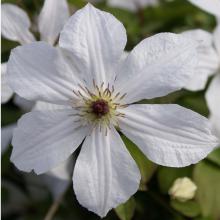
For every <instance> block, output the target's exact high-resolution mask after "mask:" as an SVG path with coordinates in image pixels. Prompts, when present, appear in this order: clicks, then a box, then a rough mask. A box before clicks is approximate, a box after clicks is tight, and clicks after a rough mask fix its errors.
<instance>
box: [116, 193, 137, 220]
mask: <svg viewBox="0 0 220 220" xmlns="http://www.w3.org/2000/svg"><path fill="white" fill-rule="evenodd" d="M135 207H136V203H135V200H134V198H133V197H131V198H130V199H129V200H128V201H127V202H126V203H124V204H121V205H120V206H118V207H117V208H115V212H116V214H117V215H118V217H119V218H120V219H121V220H130V219H132V217H133V216H134V212H135Z"/></svg>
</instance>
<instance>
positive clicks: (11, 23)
mask: <svg viewBox="0 0 220 220" xmlns="http://www.w3.org/2000/svg"><path fill="white" fill-rule="evenodd" d="M1 9H2V35H3V36H4V37H5V38H7V39H9V40H13V41H18V42H20V43H21V44H26V43H30V42H33V41H35V38H34V36H33V35H32V33H31V32H30V31H29V28H30V26H31V24H30V20H29V18H28V15H27V14H26V12H25V11H23V10H22V9H21V8H19V7H18V6H16V5H12V4H2V5H1Z"/></svg>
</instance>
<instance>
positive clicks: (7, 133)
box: [1, 124, 16, 153]
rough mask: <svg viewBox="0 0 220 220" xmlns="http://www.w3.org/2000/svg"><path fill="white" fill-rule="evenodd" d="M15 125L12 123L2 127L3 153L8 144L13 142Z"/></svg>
mask: <svg viewBox="0 0 220 220" xmlns="http://www.w3.org/2000/svg"><path fill="white" fill-rule="evenodd" d="M15 126H16V125H15V124H11V125H7V126H4V127H2V128H1V153H4V152H5V151H6V149H7V147H8V145H9V144H10V143H11V139H12V134H13V130H14V128H15Z"/></svg>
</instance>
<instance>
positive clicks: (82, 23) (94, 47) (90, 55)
mask: <svg viewBox="0 0 220 220" xmlns="http://www.w3.org/2000/svg"><path fill="white" fill-rule="evenodd" d="M126 40H127V38H126V31H125V29H124V26H123V25H122V24H121V23H120V22H119V21H118V20H117V19H116V18H115V17H114V16H113V15H111V14H109V13H107V12H103V11H100V10H98V9H96V8H95V7H93V6H92V5H91V4H87V5H86V6H85V7H84V8H83V9H81V10H79V11H77V12H76V13H75V14H74V15H73V16H72V17H71V18H70V19H69V20H68V22H67V23H66V25H65V26H64V29H63V31H62V32H61V35H60V40H59V44H60V46H61V47H63V48H65V49H67V50H69V51H71V52H72V53H73V54H74V56H75V59H77V60H78V61H79V63H80V64H81V69H82V65H83V67H84V68H83V70H81V71H82V74H83V76H84V77H85V80H86V81H87V83H88V86H92V81H93V79H94V80H95V82H96V84H98V85H100V84H101V83H102V82H104V83H105V84H107V83H111V82H112V81H113V80H114V78H115V71H114V67H115V65H116V63H117V62H118V60H119V58H120V56H121V54H122V52H123V49H124V47H125V44H126Z"/></svg>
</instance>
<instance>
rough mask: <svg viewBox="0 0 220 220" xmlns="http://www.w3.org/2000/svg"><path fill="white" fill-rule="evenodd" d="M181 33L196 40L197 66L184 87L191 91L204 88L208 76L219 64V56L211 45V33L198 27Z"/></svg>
mask: <svg viewBox="0 0 220 220" xmlns="http://www.w3.org/2000/svg"><path fill="white" fill-rule="evenodd" d="M182 34H183V35H184V36H186V37H188V38H191V39H194V40H196V41H198V47H197V52H198V66H197V68H196V69H195V74H194V75H193V77H192V78H191V79H190V80H189V83H187V85H186V87H185V88H186V89H189V90H192V91H197V90H201V89H204V88H205V86H206V83H207V80H208V77H209V76H210V75H212V74H214V73H215V71H216V70H217V69H218V66H219V56H218V54H217V53H216V51H215V49H214V47H213V35H212V34H211V33H209V32H207V31H204V30H200V29H197V30H190V31H185V32H183V33H182ZM219 37H220V36H219Z"/></svg>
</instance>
